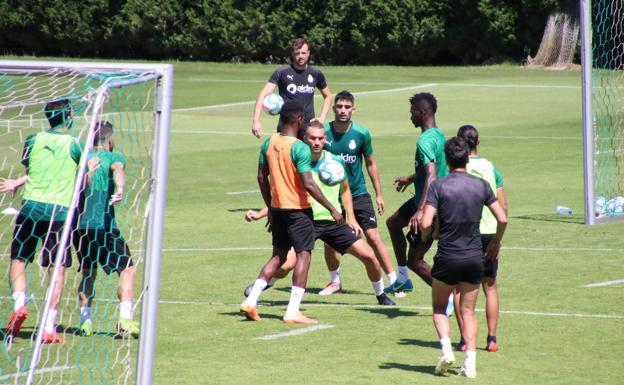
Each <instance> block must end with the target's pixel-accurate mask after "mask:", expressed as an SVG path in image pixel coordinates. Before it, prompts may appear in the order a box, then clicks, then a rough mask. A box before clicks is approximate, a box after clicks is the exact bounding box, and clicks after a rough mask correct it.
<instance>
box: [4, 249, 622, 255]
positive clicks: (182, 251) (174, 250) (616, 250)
mask: <svg viewBox="0 0 624 385" xmlns="http://www.w3.org/2000/svg"><path fill="white" fill-rule="evenodd" d="M263 250H272V248H271V247H269V246H246V247H199V248H197V247H195V248H171V247H168V248H164V249H162V251H163V252H165V253H194V252H217V253H218V252H228V251H263ZM502 250H503V251H505V250H512V251H535V252H577V251H582V252H597V253H605V252H606V253H622V252H623V251H622V249H611V248H592V247H522V246H503V247H502ZM135 251H136V250H135ZM9 255H10V254H8V253H0V257H8V256H9Z"/></svg>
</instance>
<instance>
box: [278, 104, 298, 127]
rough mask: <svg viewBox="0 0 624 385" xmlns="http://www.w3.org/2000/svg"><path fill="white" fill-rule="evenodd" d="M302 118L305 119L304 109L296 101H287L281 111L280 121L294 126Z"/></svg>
mask: <svg viewBox="0 0 624 385" xmlns="http://www.w3.org/2000/svg"><path fill="white" fill-rule="evenodd" d="M300 116H301V117H303V107H301V104H299V103H297V102H296V101H294V100H287V101H286V102H285V103H284V105H283V106H282V109H281V110H280V121H281V122H282V123H284V124H292V123H294V122H296V121H297V118H298V117H300Z"/></svg>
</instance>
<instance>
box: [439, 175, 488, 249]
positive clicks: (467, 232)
mask: <svg viewBox="0 0 624 385" xmlns="http://www.w3.org/2000/svg"><path fill="white" fill-rule="evenodd" d="M495 201H496V196H495V195H494V193H493V192H492V188H491V187H490V185H489V184H488V183H487V182H486V181H485V180H483V179H481V178H477V177H476V176H473V175H470V174H467V173H465V172H452V173H451V174H450V175H449V176H447V177H445V178H442V179H437V180H435V181H434V182H433V183H432V184H431V187H430V188H429V194H428V195H427V204H428V205H430V206H433V207H435V208H436V209H437V210H438V212H437V215H438V221H439V222H440V239H439V241H438V253H437V255H436V256H438V257H443V258H453V259H462V258H471V257H475V256H483V251H482V248H481V234H480V233H479V223H480V222H481V213H482V211H483V206H484V205H486V206H489V205H491V204H492V203H494V202H495Z"/></svg>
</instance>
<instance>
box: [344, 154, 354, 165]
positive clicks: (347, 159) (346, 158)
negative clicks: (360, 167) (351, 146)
mask: <svg viewBox="0 0 624 385" xmlns="http://www.w3.org/2000/svg"><path fill="white" fill-rule="evenodd" d="M340 157H341V158H342V160H343V161H344V162H345V163H349V164H354V163H355V162H356V161H357V156H355V155H349V154H343V153H340Z"/></svg>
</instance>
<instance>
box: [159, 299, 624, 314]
mask: <svg viewBox="0 0 624 385" xmlns="http://www.w3.org/2000/svg"><path fill="white" fill-rule="evenodd" d="M159 303H161V304H167V305H195V306H228V307H237V306H239V304H238V303H225V302H214V301H176V300H161V301H159ZM259 305H260V306H266V307H272V306H279V307H283V306H284V305H283V304H271V303H266V302H261V303H259ZM302 306H303V307H306V308H307V307H310V308H312V307H323V308H349V309H361V308H366V309H369V308H371V309H374V308H383V309H390V308H388V307H387V306H381V305H371V304H341V303H305V304H303V305H302ZM395 309H408V310H409V309H411V310H431V306H404V305H398V306H396V307H395ZM475 311H477V312H479V313H485V309H475ZM500 313H502V314H515V315H528V316H538V317H563V318H599V319H624V315H619V314H599V313H563V312H540V311H525V310H500Z"/></svg>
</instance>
